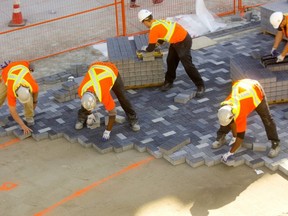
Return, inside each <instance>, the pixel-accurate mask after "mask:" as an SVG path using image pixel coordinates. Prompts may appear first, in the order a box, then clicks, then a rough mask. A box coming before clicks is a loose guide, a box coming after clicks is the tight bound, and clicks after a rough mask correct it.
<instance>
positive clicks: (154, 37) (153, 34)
mask: <svg viewBox="0 0 288 216" xmlns="http://www.w3.org/2000/svg"><path fill="white" fill-rule="evenodd" d="M153 22H162V23H163V24H159V25H156V26H154V27H153V28H150V32H149V44H155V43H157V41H158V39H161V38H164V37H165V35H166V33H167V29H166V28H165V26H164V24H165V23H168V22H170V21H166V20H155V21H153ZM175 24H176V26H175V29H174V32H173V34H172V36H171V38H170V41H167V42H169V43H171V44H173V43H179V42H181V41H183V40H184V39H185V38H186V36H187V34H188V32H187V31H186V30H185V29H184V28H183V27H182V26H181V25H180V24H178V23H175Z"/></svg>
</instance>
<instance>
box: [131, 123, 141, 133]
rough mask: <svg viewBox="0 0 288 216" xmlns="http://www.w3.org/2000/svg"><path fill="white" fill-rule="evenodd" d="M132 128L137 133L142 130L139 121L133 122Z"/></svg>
mask: <svg viewBox="0 0 288 216" xmlns="http://www.w3.org/2000/svg"><path fill="white" fill-rule="evenodd" d="M130 126H131V129H132V130H133V131H135V132H136V131H139V130H140V125H139V124H138V121H134V122H131V123H130Z"/></svg>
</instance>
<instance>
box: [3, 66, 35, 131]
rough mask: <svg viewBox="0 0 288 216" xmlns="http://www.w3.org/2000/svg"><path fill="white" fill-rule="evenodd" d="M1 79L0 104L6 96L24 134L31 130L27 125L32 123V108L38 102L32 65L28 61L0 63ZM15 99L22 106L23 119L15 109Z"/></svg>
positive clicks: (12, 113) (13, 115)
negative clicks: (0, 69)
mask: <svg viewBox="0 0 288 216" xmlns="http://www.w3.org/2000/svg"><path fill="white" fill-rule="evenodd" d="M1 68H2V80H1V83H0V90H1V92H0V106H2V104H3V103H4V101H5V99H6V96H7V101H8V107H9V110H10V113H11V116H12V117H13V119H14V120H15V121H16V122H17V123H18V124H19V126H20V127H21V128H22V130H23V131H24V134H27V133H30V132H32V130H31V129H30V128H29V127H28V126H32V125H34V110H35V108H36V105H37V102H38V91H39V88H38V84H37V83H36V81H35V80H34V79H33V77H32V75H31V73H30V72H32V71H33V67H32V66H31V64H30V63H29V62H28V61H19V62H4V64H2V65H1ZM16 99H18V100H19V102H20V103H22V104H23V106H24V116H25V121H26V123H27V125H28V126H26V124H25V123H24V122H23V120H22V119H21V118H20V117H19V115H18V113H17V110H16V101H17V100H16Z"/></svg>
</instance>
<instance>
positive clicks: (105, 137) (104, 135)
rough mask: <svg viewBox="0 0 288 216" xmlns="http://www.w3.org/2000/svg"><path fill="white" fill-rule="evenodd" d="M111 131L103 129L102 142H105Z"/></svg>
mask: <svg viewBox="0 0 288 216" xmlns="http://www.w3.org/2000/svg"><path fill="white" fill-rule="evenodd" d="M110 133H111V131H108V130H105V131H104V133H103V136H102V142H106V141H108V140H109V139H110Z"/></svg>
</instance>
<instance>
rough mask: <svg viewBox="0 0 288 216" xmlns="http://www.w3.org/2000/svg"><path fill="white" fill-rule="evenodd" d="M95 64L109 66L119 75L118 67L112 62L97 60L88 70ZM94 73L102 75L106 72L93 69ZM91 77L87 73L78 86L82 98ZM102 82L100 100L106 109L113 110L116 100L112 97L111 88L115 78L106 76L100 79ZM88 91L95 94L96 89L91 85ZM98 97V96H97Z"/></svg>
mask: <svg viewBox="0 0 288 216" xmlns="http://www.w3.org/2000/svg"><path fill="white" fill-rule="evenodd" d="M95 65H103V66H106V67H109V68H110V69H111V70H112V71H113V73H114V74H115V76H116V77H117V76H118V69H117V68H116V66H115V65H114V64H112V63H110V62H95V63H92V64H91V65H90V67H89V69H88V71H90V70H91V68H93V66H95ZM93 70H94V71H93V73H95V75H96V76H99V75H101V73H103V72H105V70H102V69H93ZM90 80H91V78H90V75H89V73H86V75H85V76H84V78H83V80H82V82H81V84H80V86H79V88H78V95H79V97H80V98H82V94H83V91H82V89H83V87H84V86H85V85H86V83H88V82H90ZM99 83H100V88H101V92H102V94H101V95H102V98H98V99H99V101H100V102H101V103H102V104H103V105H104V107H105V109H106V110H107V111H111V110H113V109H114V108H115V102H114V100H113V98H112V95H111V92H110V90H111V88H112V87H113V85H114V82H113V80H112V79H111V78H110V77H109V78H105V79H102V80H100V81H99ZM86 91H89V92H92V93H94V94H96V93H95V90H94V87H93V86H92V85H91V86H90V87H89V88H87V90H86ZM97 97H98V96H97Z"/></svg>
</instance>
